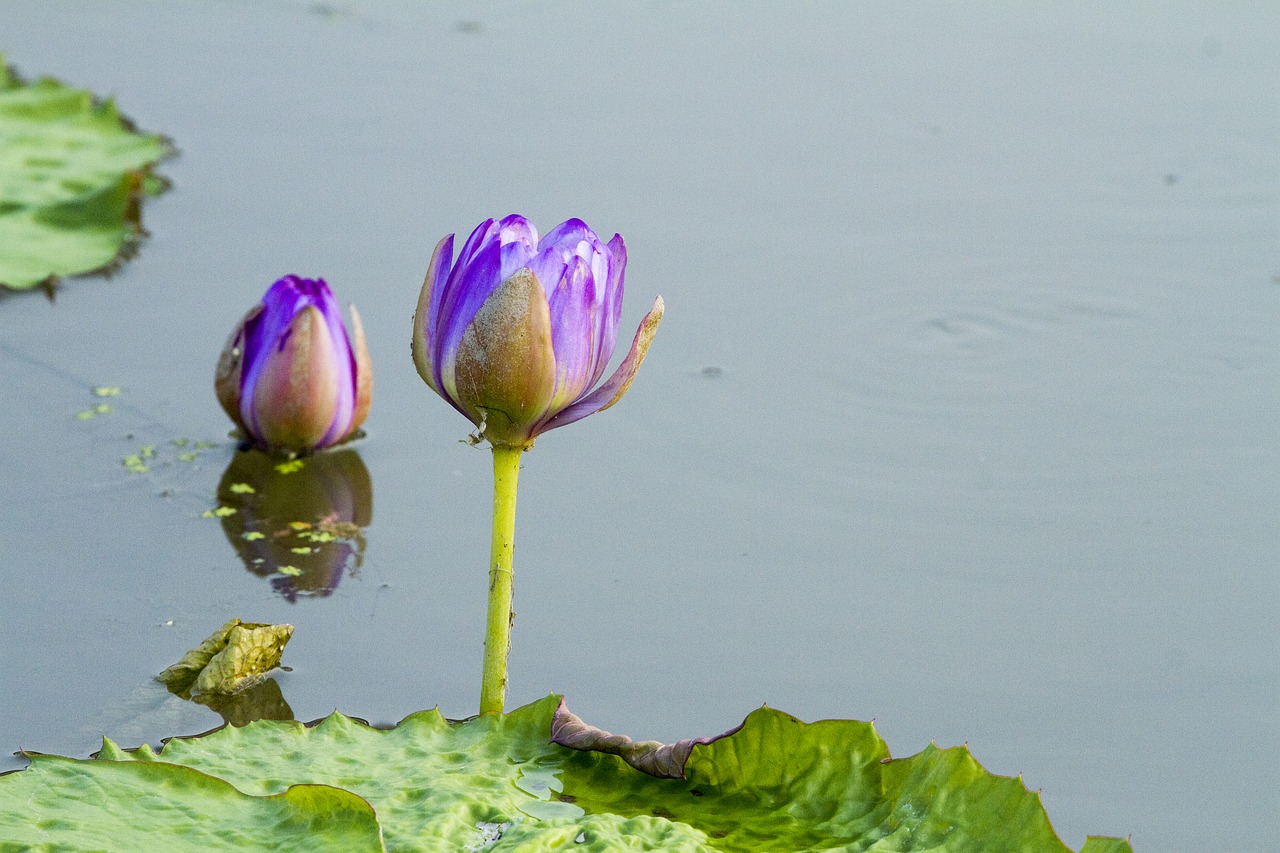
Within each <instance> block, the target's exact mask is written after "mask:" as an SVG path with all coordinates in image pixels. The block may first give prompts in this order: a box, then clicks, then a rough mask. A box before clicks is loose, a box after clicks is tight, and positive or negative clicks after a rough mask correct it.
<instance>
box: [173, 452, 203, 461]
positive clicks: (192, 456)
mask: <svg viewBox="0 0 1280 853" xmlns="http://www.w3.org/2000/svg"><path fill="white" fill-rule="evenodd" d="M199 458H200V454H199V453H184V454H182V455H181V456H179V457H178V461H180V462H195V461H196V460H197V459H199Z"/></svg>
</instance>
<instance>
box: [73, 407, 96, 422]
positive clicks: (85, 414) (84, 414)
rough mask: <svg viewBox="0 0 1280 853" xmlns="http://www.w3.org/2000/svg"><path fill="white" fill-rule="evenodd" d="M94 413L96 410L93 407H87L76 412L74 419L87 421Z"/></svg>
mask: <svg viewBox="0 0 1280 853" xmlns="http://www.w3.org/2000/svg"><path fill="white" fill-rule="evenodd" d="M96 415H97V412H95V411H94V410H93V409H87V410H85V411H83V412H76V420H79V421H87V420H89V419H90V418H92V417H95V416H96Z"/></svg>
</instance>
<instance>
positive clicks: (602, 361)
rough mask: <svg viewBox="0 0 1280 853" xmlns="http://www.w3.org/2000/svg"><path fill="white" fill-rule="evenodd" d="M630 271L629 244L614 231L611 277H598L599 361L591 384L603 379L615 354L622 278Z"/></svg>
mask: <svg viewBox="0 0 1280 853" xmlns="http://www.w3.org/2000/svg"><path fill="white" fill-rule="evenodd" d="M626 271H627V247H626V244H625V243H623V242H622V235H621V234H614V235H613V239H612V240H610V241H609V279H608V281H607V282H605V283H604V285H603V286H601V285H600V284H599V279H597V280H596V281H597V284H596V287H597V288H599V289H600V291H601V295H600V312H599V314H598V316H597V318H596V319H597V320H598V322H599V324H600V325H599V332H598V333H597V335H596V340H597V341H599V343H598V345H597V350H596V362H595V364H594V365H593V366H592V369H591V385H595V384H596V383H597V382H599V381H600V377H601V376H603V375H604V369H605V368H606V367H608V365H609V359H610V358H612V357H613V348H614V347H615V346H617V343H618V322H619V320H621V319H622V280H623V277H624V276H625V275H626Z"/></svg>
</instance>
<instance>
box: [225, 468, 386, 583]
mask: <svg viewBox="0 0 1280 853" xmlns="http://www.w3.org/2000/svg"><path fill="white" fill-rule="evenodd" d="M218 504H219V505H220V506H224V507H231V508H233V509H235V510H236V511H235V512H234V513H232V514H229V515H225V516H223V518H222V530H223V532H224V533H225V534H226V536H227V541H228V542H230V543H231V547H233V548H234V549H235V551H236V553H237V554H238V555H239V556H240V559H241V560H242V561H243V562H244V566H245V568H246V569H248V570H249V571H251V572H253V573H254V574H255V575H259V576H261V577H265V578H270V579H271V586H272V588H274V589H275V590H276V591H277V592H279V593H280V594H281V595H283V596H284V597H285V598H287V599H288V600H289V601H296V600H297V598H298V596H300V595H301V596H324V595H328V594H329V593H330V592H332V591H333V590H334V589H335V588H336V587H337V586H338V583H339V582H340V581H341V580H342V576H343V574H344V573H346V572H349V573H351V574H355V573H356V572H357V571H358V570H359V568H360V565H361V563H362V562H363V560H364V548H365V538H364V529H365V528H366V527H367V526H368V525H369V523H370V522H371V521H372V520H373V480H372V479H371V478H370V477H369V470H368V469H367V468H366V467H365V465H364V461H363V460H361V459H360V454H359V453H357V452H356V451H354V450H336V451H330V452H328V453H317V454H315V455H314V456H308V457H307V458H306V459H305V460H295V461H294V462H293V463H288V464H281V461H280V459H279V458H278V457H275V456H270V455H268V454H266V453H261V452H259V451H256V450H244V451H240V452H239V453H237V454H236V455H235V456H234V457H232V459H231V463H230V464H229V465H228V466H227V470H226V472H225V473H223V475H222V481H221V482H219V483H218Z"/></svg>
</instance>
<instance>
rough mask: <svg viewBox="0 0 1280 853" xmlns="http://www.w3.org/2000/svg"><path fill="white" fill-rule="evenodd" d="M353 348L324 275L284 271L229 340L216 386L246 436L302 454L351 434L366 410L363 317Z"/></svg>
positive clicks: (354, 319) (356, 319)
mask: <svg viewBox="0 0 1280 853" xmlns="http://www.w3.org/2000/svg"><path fill="white" fill-rule="evenodd" d="M351 328H352V331H353V332H354V335H355V346H352V344H351V341H350V340H349V339H348V337H347V330H346V328H345V327H343V325H342V312H341V311H340V310H339V308H338V302H337V300H336V299H334V297H333V292H332V291H331V290H329V286H328V285H327V284H325V282H324V279H314V280H313V279H309V278H299V277H298V276H296V275H288V276H285V277H284V278H282V279H280V280H279V281H277V282H276V283H275V284H273V285H271V287H270V289H268V290H267V293H266V295H265V296H263V297H262V302H261V303H259V304H258V305H256V306H254V307H253V308H252V309H250V311H249V313H247V314H245V315H244V319H242V320H241V321H240V324H239V325H238V326H236V328H235V331H233V332H232V333H231V336H230V337H229V338H228V339H227V345H226V348H224V349H223V351H222V358H221V359H220V360H219V361H218V371H217V375H216V377H215V380H214V388H215V390H216V391H217V393H218V402H219V403H221V404H222V408H223V409H224V410H226V413H227V414H228V415H229V416H230V417H231V420H233V421H235V423H236V426H238V427H239V428H240V430H241V432H243V433H244V435H245V438H246V439H248V440H249V441H250V442H252V443H253V444H255V445H257V446H258V447H261V448H263V449H265V450H276V451H288V452H291V453H304V452H307V451H311V450H318V449H320V448H323V447H332V446H333V445H335V444H340V443H342V442H343V441H346V440H347V439H348V438H350V437H351V435H352V433H354V432H355V431H356V429H357V428H358V427H359V426H360V424H362V423H364V419H365V418H366V417H367V416H368V414H369V401H370V397H371V394H372V390H373V375H372V373H371V372H370V368H369V351H368V349H367V348H366V347H365V340H364V328H363V326H361V324H360V315H359V313H357V312H356V308H355V306H354V305H352V306H351Z"/></svg>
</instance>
